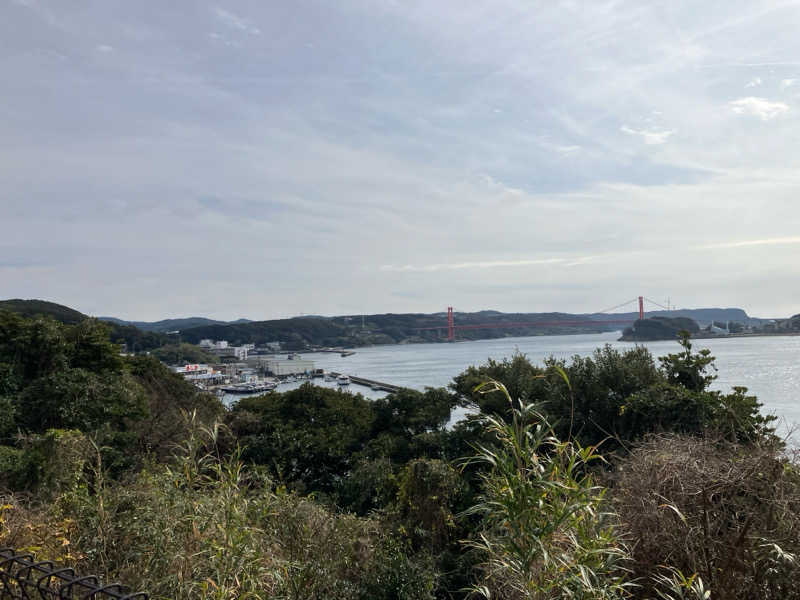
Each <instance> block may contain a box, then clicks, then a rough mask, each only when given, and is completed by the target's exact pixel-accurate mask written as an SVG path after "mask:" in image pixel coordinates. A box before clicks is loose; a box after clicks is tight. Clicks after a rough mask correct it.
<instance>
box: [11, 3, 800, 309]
mask: <svg viewBox="0 0 800 600" xmlns="http://www.w3.org/2000/svg"><path fill="white" fill-rule="evenodd" d="M798 31H800V5H799V3H798V2H737V1H733V0H728V1H726V2H648V1H641V0H636V1H635V2H634V1H632V2H622V1H619V2H616V1H612V2H599V1H598V2H566V1H565V2H556V1H552V2H530V1H523V0H516V1H513V2H512V1H505V0H493V1H491V2H488V1H486V2H482V1H474V2H464V1H463V0H458V1H455V0H454V1H437V2H431V1H430V0H412V1H405V0H403V1H400V0H398V1H393V0H383V1H377V0H337V1H335V2H331V1H329V0H324V1H323V0H319V1H308V0H292V1H290V2H285V1H275V0H271V1H270V0H267V1H263V0H252V1H236V2H219V3H207V2H202V1H197V2H188V1H177V0H174V1H170V2H151V1H137V2H130V1H124V2H123V1H109V0H103V1H100V0H98V1H77V2H64V1H63V0H0V48H2V53H1V54H0V139H2V142H3V143H2V147H0V211H1V212H0V223H2V229H1V231H2V236H0V297H1V298H10V297H19V298H43V299H47V300H52V301H55V302H60V303H62V304H66V305H69V306H71V307H73V308H76V309H78V310H81V311H83V312H85V313H88V314H94V315H113V316H117V317H122V318H129V319H148V320H155V319H161V318H166V317H177V316H189V315H203V316H208V317H213V318H224V319H233V318H238V317H248V318H251V319H262V318H275V317H285V316H290V315H297V314H300V313H305V314H324V315H335V314H354V313H356V314H357V313H364V312H366V313H377V312H434V311H440V310H444V309H445V307H446V306H448V305H452V306H454V307H455V308H456V310H463V311H466V310H480V309H497V310H504V311H524V312H534V311H550V310H554V311H555V310H557V311H565V312H591V311H596V310H601V309H603V308H606V307H608V306H611V305H614V304H617V303H620V302H624V301H626V300H628V299H630V298H633V297H635V296H638V295H645V296H647V297H649V298H652V299H654V300H657V301H659V302H662V303H663V302H666V300H667V299H668V298H669V299H670V301H671V302H672V303H673V304H675V305H677V306H679V307H701V306H736V307H741V308H744V309H745V310H746V311H748V313H750V314H751V315H754V316H761V317H786V316H789V315H792V314H795V313H800V303H798V301H797V299H798V297H800V260H798V257H799V256H800V230H799V229H798V226H800V217H798V215H799V214H800V204H799V201H798V197H799V196H798V190H800V168H798V167H800V144H798V139H800V36H798Z"/></svg>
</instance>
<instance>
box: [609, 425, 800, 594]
mask: <svg viewBox="0 0 800 600" xmlns="http://www.w3.org/2000/svg"><path fill="white" fill-rule="evenodd" d="M610 494H611V497H612V498H613V502H614V506H615V508H616V510H617V512H618V514H619V517H620V520H621V524H622V528H623V530H624V531H625V533H626V534H627V536H628V539H629V542H630V545H631V548H632V549H633V561H634V562H633V569H634V573H635V574H636V575H637V576H638V577H639V578H640V579H639V581H640V582H641V583H642V586H643V587H642V588H641V589H640V594H641V597H651V596H649V595H648V594H650V593H652V591H653V590H652V588H651V587H649V585H648V584H647V582H648V581H651V580H652V576H653V575H654V574H655V573H656V572H657V569H658V565H663V564H669V565H672V566H674V567H676V568H678V569H680V570H681V571H683V572H684V573H699V574H700V576H701V577H702V579H703V581H704V582H705V584H706V585H707V586H708V587H709V588H710V589H711V590H712V592H713V598H714V599H715V600H727V599H734V598H748V599H753V600H756V599H759V598H763V599H765V600H766V599H768V598H800V465H798V463H797V462H792V461H790V460H788V459H786V458H784V457H782V456H781V455H780V454H779V453H777V452H776V449H775V448H774V447H770V446H766V447H759V446H753V445H749V446H747V447H743V446H741V445H738V444H735V443H730V442H725V441H724V440H721V439H720V438H718V437H714V438H708V437H706V438H701V437H686V436H676V435H657V436H656V435H654V436H650V437H648V438H647V439H646V440H645V441H644V442H642V443H641V444H640V445H639V446H638V447H637V448H636V449H635V450H634V451H633V453H632V454H631V455H630V456H628V457H626V458H624V459H622V460H620V461H619V463H618V464H617V469H616V473H615V475H614V478H613V485H612V488H611V491H610Z"/></svg>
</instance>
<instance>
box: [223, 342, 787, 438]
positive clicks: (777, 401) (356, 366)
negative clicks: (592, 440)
mask: <svg viewBox="0 0 800 600" xmlns="http://www.w3.org/2000/svg"><path fill="white" fill-rule="evenodd" d="M618 337H619V332H611V333H602V334H592V335H556V336H537V337H520V338H503V339H496V340H479V341H475V342H458V343H455V344H409V345H399V346H398V345H392V346H373V347H369V348H359V349H358V350H357V351H356V354H354V355H352V356H348V357H346V358H342V357H341V356H339V355H338V354H327V353H309V354H304V355H303V357H304V358H309V359H311V360H313V361H314V362H315V363H316V366H317V368H320V367H321V368H323V369H325V370H326V371H338V372H342V373H347V374H348V375H356V376H360V377H366V378H368V379H374V380H377V381H383V382H386V383H391V384H394V385H399V386H405V387H410V388H415V389H418V390H422V389H424V388H425V387H427V386H430V387H439V386H447V385H448V384H449V383H450V381H451V380H452V378H453V377H455V376H456V375H458V374H459V373H461V372H462V371H463V370H464V369H466V368H467V367H469V366H470V365H479V364H482V363H484V362H486V360H487V359H489V358H494V359H497V360H501V359H503V358H505V357H510V356H512V355H513V354H514V353H515V352H522V353H523V354H525V355H527V356H528V358H529V359H530V360H531V361H533V362H535V363H541V362H542V361H543V360H544V359H545V358H547V357H549V356H551V355H552V356H555V357H557V358H569V357H571V356H573V355H575V354H580V355H587V354H591V353H592V352H593V351H594V350H595V349H596V348H598V347H601V346H603V345H605V344H610V345H611V346H613V347H615V348H620V349H622V348H629V347H631V346H632V345H633V344H631V343H629V342H618V341H617V338H618ZM645 345H646V346H647V347H648V348H649V349H650V351H651V352H652V353H653V355H654V356H656V357H658V356H663V355H665V354H668V353H670V352H676V351H678V350H679V346H678V344H677V342H648V343H646V344H645ZM694 347H695V349H700V348H708V349H709V350H711V352H712V354H713V355H714V356H715V357H716V359H717V360H716V365H717V368H718V372H717V375H718V379H717V380H716V381H715V382H714V388H716V389H719V390H723V391H728V390H730V388H731V387H732V386H735V385H743V386H745V387H747V388H748V389H749V390H750V392H751V393H753V394H755V395H756V396H758V398H759V400H760V401H761V402H762V403H763V404H764V407H763V409H762V411H764V412H767V413H771V414H774V415H777V416H778V417H779V418H780V419H781V425H780V428H779V429H780V431H782V432H783V431H787V430H788V428H789V427H790V426H791V425H792V424H798V425H800V394H798V390H799V389H800V337H777V336H775V337H752V338H721V339H708V340H696V341H695V342H694ZM314 382H315V384H317V385H326V386H330V387H336V384H335V383H334V382H327V383H326V382H323V381H322V380H321V379H315V380H314ZM298 385H300V384H299V383H290V384H283V385H281V386H280V388H279V389H280V390H281V391H285V390H288V389H292V388H294V387H297V386H298ZM350 389H351V391H353V392H357V393H361V394H363V395H364V396H367V397H370V398H376V397H380V396H383V395H384V394H383V393H381V392H373V391H372V390H370V389H369V388H365V387H362V386H358V385H351V386H350ZM235 399H236V397H232V396H229V397H226V399H225V400H226V402H230V401H234V400H235ZM462 414H463V413H459V414H458V415H454V416H455V417H456V418H460V416H461V415H462ZM794 442H795V444H796V443H797V436H795V438H794Z"/></svg>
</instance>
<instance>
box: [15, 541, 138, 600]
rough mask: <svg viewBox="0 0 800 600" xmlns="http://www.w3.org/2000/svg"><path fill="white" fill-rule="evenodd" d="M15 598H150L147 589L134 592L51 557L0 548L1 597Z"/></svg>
mask: <svg viewBox="0 0 800 600" xmlns="http://www.w3.org/2000/svg"><path fill="white" fill-rule="evenodd" d="M11 598H25V599H28V598H38V599H39V600H50V599H51V598H61V599H62V600H63V599H64V598H66V599H69V600H74V599H76V598H81V599H83V600H109V599H111V598H113V599H115V600H148V596H147V594H145V593H143V592H139V593H136V594H131V593H130V592H128V591H126V590H125V588H124V587H123V586H121V585H119V584H117V583H114V584H111V585H103V584H102V583H101V581H100V579H99V578H98V577H96V576H94V575H87V576H80V575H77V574H76V573H75V571H73V570H72V569H68V568H64V567H59V566H58V565H56V564H54V563H53V562H51V561H49V560H45V561H38V562H37V561H36V559H34V557H33V555H32V554H24V553H23V554H20V553H18V552H16V551H15V550H13V549H12V548H0V600H7V599H9V600H10V599H11Z"/></svg>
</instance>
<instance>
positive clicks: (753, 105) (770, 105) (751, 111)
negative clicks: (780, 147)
mask: <svg viewBox="0 0 800 600" xmlns="http://www.w3.org/2000/svg"><path fill="white" fill-rule="evenodd" d="M728 106H730V108H731V110H732V111H733V112H735V113H736V114H739V115H750V116H753V117H758V118H759V119H761V120H762V121H769V120H770V119H774V118H775V117H777V116H780V115H782V114H783V113H785V112H787V111H788V110H789V105H788V104H786V103H784V102H772V101H770V100H767V99H766V98H756V97H754V96H748V97H747V98H739V99H738V100H732V101H731V102H729V103H728Z"/></svg>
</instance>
